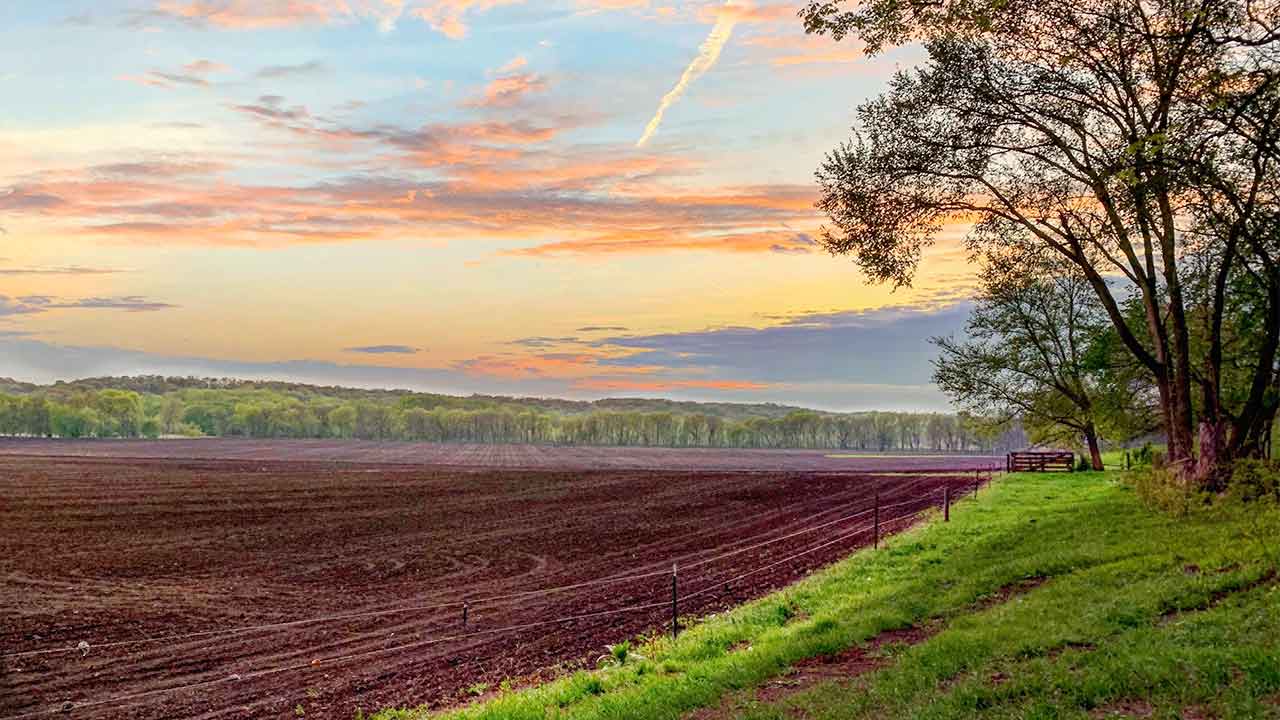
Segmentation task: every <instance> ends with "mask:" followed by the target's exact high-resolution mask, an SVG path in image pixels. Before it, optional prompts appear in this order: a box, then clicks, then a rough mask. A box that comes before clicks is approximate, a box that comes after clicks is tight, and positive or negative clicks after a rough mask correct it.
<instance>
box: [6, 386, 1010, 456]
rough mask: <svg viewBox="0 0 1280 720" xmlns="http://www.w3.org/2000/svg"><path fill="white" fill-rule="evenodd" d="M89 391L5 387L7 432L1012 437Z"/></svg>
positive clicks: (694, 442)
mask: <svg viewBox="0 0 1280 720" xmlns="http://www.w3.org/2000/svg"><path fill="white" fill-rule="evenodd" d="M94 387H96V386H78V387H76V388H75V389H68V388H66V387H59V388H56V389H54V390H47V389H46V390H38V391H34V392H31V393H28V394H24V395H11V394H0V433H3V434H6V435H11V436H30V437H58V438H145V437H150V438H159V437H168V436H185V437H249V438H335V439H347V438H355V439H363V440H414V441H429V442H468V443H546V444H566V445H620V446H655V447H725V448H811V449H831V450H856V451H866V452H903V451H906V452H991V451H994V450H996V449H1000V448H1003V447H1005V446H1008V445H1010V443H1011V442H1013V441H1011V440H1010V438H1009V436H1008V435H1007V433H1006V434H1001V433H1000V432H993V431H992V429H991V427H990V424H989V423H984V422H980V421H978V420H977V419H975V418H974V417H972V416H969V415H965V414H942V413H907V412H866V413H825V412H817V411H812V410H801V409H792V410H790V411H788V412H787V413H786V414H783V415H779V416H775V417H769V416H752V417H745V418H739V417H725V416H722V415H720V414H717V413H715V412H672V411H670V410H663V411H650V410H631V411H620V410H612V409H588V410H583V411H580V412H554V411H548V410H545V409H542V408H541V407H538V406H536V405H531V404H523V403H519V402H498V401H477V400H475V399H460V398H451V397H449V396H441V395H431V394H419V393H405V392H372V393H365V392H363V391H351V392H350V393H346V392H337V391H332V390H330V391H329V392H328V393H325V392H321V391H320V390H321V389H317V388H307V386H292V391H291V392H283V391H280V390H278V389H258V388H254V387H251V386H250V387H223V388H217V389H210V388H208V387H197V388H188V389H181V390H172V391H170V392H166V393H164V394H156V393H145V392H138V391H136V390H129V389H119V388H99V389H90V388H94ZM460 400H466V401H465V402H459V401H460ZM588 407H590V406H588ZM685 407H689V406H688V405H686V406H685ZM693 407H696V405H693ZM717 408H718V406H709V407H708V409H709V410H713V411H714V410H715V409H717Z"/></svg>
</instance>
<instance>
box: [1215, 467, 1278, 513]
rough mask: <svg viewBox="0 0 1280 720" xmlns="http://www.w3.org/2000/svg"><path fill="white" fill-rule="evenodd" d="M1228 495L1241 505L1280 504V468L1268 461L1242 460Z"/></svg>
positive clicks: (1232, 475) (1228, 488)
mask: <svg viewBox="0 0 1280 720" xmlns="http://www.w3.org/2000/svg"><path fill="white" fill-rule="evenodd" d="M1226 495H1227V497H1228V498H1230V499H1231V500H1234V501H1237V502H1240V503H1257V502H1262V503H1280V467H1278V466H1277V465H1276V463H1274V462H1270V461H1267V460H1240V461H1237V462H1236V464H1235V467H1234V468H1233V469H1232V471H1231V483H1230V484H1229V485H1228V486H1227V492H1226Z"/></svg>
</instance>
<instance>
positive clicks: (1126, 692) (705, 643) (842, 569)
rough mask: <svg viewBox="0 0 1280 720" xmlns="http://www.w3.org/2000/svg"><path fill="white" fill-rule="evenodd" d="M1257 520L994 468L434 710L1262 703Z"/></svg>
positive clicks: (987, 714) (1141, 708) (965, 711)
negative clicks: (738, 590)
mask: <svg viewBox="0 0 1280 720" xmlns="http://www.w3.org/2000/svg"><path fill="white" fill-rule="evenodd" d="M1268 536H1269V537H1270V538H1271V539H1273V540H1274V539H1275V538H1280V512H1277V511H1275V510H1270V511H1267V512H1265V513H1261V514H1260V513H1258V512H1257V511H1253V510H1246V509H1243V508H1236V509H1234V510H1224V511H1214V512H1213V513H1208V512H1205V513H1199V514H1197V515H1195V516H1193V517H1191V518H1184V519H1179V520H1175V519H1172V518H1168V517H1165V516H1162V515H1157V514H1154V513H1151V512H1149V511H1147V510H1145V509H1144V508H1143V507H1142V506H1141V505H1140V504H1139V503H1138V501H1137V500H1136V498H1135V497H1134V495H1133V492H1132V491H1131V490H1130V489H1129V488H1128V487H1127V486H1125V485H1124V484H1122V483H1120V482H1118V475H1116V474H1114V473H1076V474H1072V475H1039V476H1037V475H1015V476H1010V477H1008V478H1005V479H1003V480H1001V481H999V482H998V483H997V484H996V485H995V486H993V487H992V488H991V489H990V490H986V491H984V492H983V494H982V495H981V496H980V497H979V498H978V499H976V500H966V501H965V502H963V503H961V504H959V505H957V506H956V508H955V509H954V512H953V515H952V521H951V522H950V523H943V522H941V521H940V520H938V519H935V520H934V521H933V522H931V523H929V524H928V525H925V526H922V527H918V528H916V529H914V530H911V531H909V532H907V533H904V534H902V535H899V536H896V537H894V538H893V539H891V540H890V541H889V542H888V543H887V544H886V546H885V547H883V548H882V549H881V550H879V551H872V550H865V551H862V552H859V553H857V554H855V555H853V556H852V557H850V558H849V559H847V560H845V561H843V562H841V563H839V564H837V565H835V566H833V567H831V568H829V569H827V570H825V571H822V572H820V573H817V574H815V575H813V576H811V577H809V578H807V579H806V580H804V581H802V582H800V583H797V584H795V585H793V586H791V587H789V588H787V589H785V590H783V591H781V592H778V593H776V594H773V595H770V596H768V597H765V598H762V599H760V600H757V601H755V602H752V603H750V604H747V605H745V606H743V607H741V608H738V609H736V610H734V611H733V612H730V613H727V614H724V615H720V616H714V617H710V618H705V619H703V620H702V621H700V622H698V623H696V624H694V625H693V627H692V628H691V629H689V630H688V631H687V632H686V633H685V634H683V635H682V636H681V637H680V639H679V640H678V641H675V642H672V641H671V640H669V639H656V640H652V641H650V642H648V643H646V644H644V645H637V646H636V647H635V648H634V652H637V653H638V654H639V655H641V656H643V658H644V659H643V660H640V661H636V662H628V663H626V664H625V665H621V664H619V665H616V666H614V667H610V668H607V669H602V670H598V671H594V672H578V673H575V674H573V675H569V676H567V677H564V678H562V679H560V680H557V681H555V682H552V683H550V684H547V685H544V686H541V687H536V688H532V689H528V690H522V691H517V692H508V693H503V694H501V695H499V696H498V697H496V698H493V699H491V700H488V701H486V702H483V703H479V704H476V705H473V706H470V707H465V708H461V709H456V710H450V711H446V712H444V713H442V714H441V715H440V716H441V717H443V718H446V719H447V720H498V719H502V720H507V719H512V720H516V719H523V718H528V719H530V720H532V719H534V718H537V719H539V720H542V719H544V718H566V719H569V718H572V719H584V720H585V719H589V718H590V719H594V718H609V719H620V718H671V719H673V720H674V719H675V718H682V717H686V716H688V715H689V714H690V713H691V712H693V711H695V710H697V709H698V708H713V711H712V712H711V713H709V714H710V715H712V716H717V717H747V718H751V719H753V720H765V719H774V718H790V717H803V718H810V719H813V720H818V719H821V718H936V719H939V720H941V719H945V718H977V717H982V718H1088V717H1111V716H1124V715H1125V713H1128V715H1129V716H1139V717H1145V716H1151V717H1167V718H1175V717H1185V718H1191V717H1222V718H1246V717H1247V718H1255V717H1262V718H1268V717H1270V718H1280V582H1278V581H1277V580H1276V579H1275V574H1274V573H1275V565H1276V562H1277V558H1276V557H1274V556H1273V555H1272V554H1271V552H1272V551H1271V550H1269V549H1268V548H1267V544H1266V543H1265V542H1261V541H1260V539H1263V538H1266V537H1268ZM1030 579H1034V583H1028V580H1030ZM1015 587H1018V588H1021V591H1019V592H1017V593H1012V594H1011V593H1010V591H1009V589H1010V588H1015ZM911 627H916V628H922V627H929V628H931V629H932V630H933V634H931V635H930V636H929V637H927V639H923V641H921V642H917V643H916V644H897V645H888V646H885V647H883V648H881V649H880V650H879V651H877V652H880V653H883V654H885V655H886V656H887V657H886V658H884V659H882V660H881V661H879V663H878V665H877V667H876V668H875V669H872V670H871V671H869V672H866V673H865V674H862V675H860V676H858V677H857V678H856V679H848V678H827V679H818V680H815V681H813V682H802V683H796V684H795V686H794V687H789V688H787V689H786V690H785V691H784V692H776V688H777V687H778V681H779V679H780V678H781V679H786V678H787V677H788V675H789V673H792V672H794V666H795V665H796V664H797V663H799V662H801V661H803V660H805V659H806V658H814V657H818V656H825V655H835V654H837V653H839V652H841V651H842V650H845V649H847V648H850V647H855V646H858V645H860V644H862V643H866V642H867V641H870V640H872V639H874V638H876V637H877V636H878V635H880V634H881V633H883V632H886V631H891V630H900V629H903V628H911ZM792 677H800V676H798V675H795V676H792ZM766 685H767V686H770V687H772V688H774V690H775V691H774V692H769V693H761V692H759V691H758V688H760V687H762V686H766ZM430 714H431V713H430V711H429V710H428V709H418V710H398V711H386V712H384V713H382V714H381V715H380V716H379V717H380V718H381V719H382V720H396V719H409V718H413V719H418V718H425V717H427V716H428V715H430Z"/></svg>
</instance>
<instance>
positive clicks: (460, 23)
mask: <svg viewBox="0 0 1280 720" xmlns="http://www.w3.org/2000/svg"><path fill="white" fill-rule="evenodd" d="M521 2H523V0H435V2H430V3H428V4H427V5H426V6H425V7H420V8H417V9H415V10H413V11H412V13H411V14H412V15H414V16H415V17H417V18H419V19H420V20H422V21H423V22H425V23H427V24H428V25H430V26H431V27H432V28H433V29H435V30H437V31H439V32H441V33H443V34H444V35H445V37H449V38H453V39H455V40H457V39H461V38H464V37H466V36H467V24H466V17H467V15H468V14H470V13H473V12H484V11H486V10H492V9H493V8H496V7H501V6H503V5H515V4H519V3H521Z"/></svg>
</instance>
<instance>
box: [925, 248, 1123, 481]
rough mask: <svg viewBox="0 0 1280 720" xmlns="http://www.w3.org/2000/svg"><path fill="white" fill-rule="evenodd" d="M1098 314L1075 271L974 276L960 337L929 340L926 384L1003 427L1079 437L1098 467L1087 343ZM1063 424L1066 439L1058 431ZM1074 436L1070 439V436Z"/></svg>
mask: <svg viewBox="0 0 1280 720" xmlns="http://www.w3.org/2000/svg"><path fill="white" fill-rule="evenodd" d="M1106 328H1107V319H1106V316H1105V315H1104V314H1103V313H1102V311H1101V309H1100V308H1099V307H1098V304H1097V300H1096V298H1095V297H1094V294H1093V290H1092V289H1091V288H1090V287H1089V284H1088V282H1087V281H1085V279H1084V278H1082V277H1080V276H1079V275H1057V276H1052V275H1049V276H1046V275H1039V276H1035V275H1030V276H1028V275H1024V274H1022V273H1014V274H1010V273H1008V272H1006V271H1003V270H1002V269H1001V268H998V267H988V268H987V269H986V271H985V272H984V273H983V275H982V279H981V285H980V290H979V293H978V297H977V298H976V303H975V306H974V309H973V312H972V313H971V314H970V316H969V322H968V324H967V326H966V328H965V330H966V334H967V336H968V337H967V338H966V339H962V340H957V339H955V338H953V337H939V338H933V343H934V344H935V345H937V347H938V349H939V351H940V354H939V356H938V358H936V359H935V360H934V375H933V378H934V382H936V383H937V384H938V387H940V388H942V390H943V392H945V393H947V395H949V396H950V397H951V399H952V400H953V401H954V402H955V403H956V404H957V405H958V406H959V407H961V408H963V409H964V410H965V411H967V412H969V413H971V414H973V415H975V416H979V417H989V418H991V421H992V422H993V424H996V425H1004V424H1005V423H1008V422H1009V421H1012V420H1013V419H1015V418H1021V419H1022V421H1023V422H1024V424H1026V425H1027V426H1028V427H1029V428H1031V429H1033V430H1039V432H1037V433H1036V434H1037V435H1038V436H1039V437H1040V438H1041V439H1042V440H1057V439H1070V440H1072V441H1074V440H1077V439H1079V438H1083V439H1084V443H1085V446H1086V447H1087V448H1088V451H1089V457H1090V459H1091V460H1092V465H1093V469H1094V470H1102V451H1101V448H1100V447H1099V443H1098V439H1099V438H1098V421H1097V410H1096V408H1095V405H1096V401H1095V398H1096V396H1097V394H1098V388H1097V381H1096V378H1095V377H1094V376H1093V374H1092V373H1091V372H1090V366H1089V364H1088V359H1089V356H1090V344H1091V342H1092V341H1093V339H1094V338H1097V337H1098V336H1100V335H1102V334H1104V333H1105V331H1106ZM1062 430H1065V431H1066V433H1067V436H1068V437H1065V438H1064V437H1063V433H1062V432H1061V431H1062ZM1071 435H1074V437H1070V436H1071Z"/></svg>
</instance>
